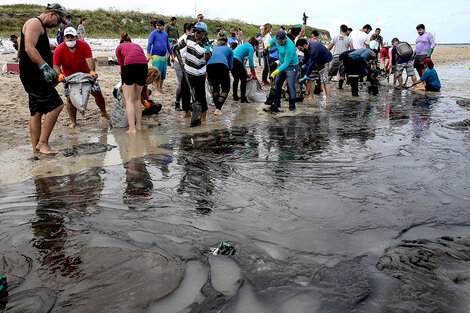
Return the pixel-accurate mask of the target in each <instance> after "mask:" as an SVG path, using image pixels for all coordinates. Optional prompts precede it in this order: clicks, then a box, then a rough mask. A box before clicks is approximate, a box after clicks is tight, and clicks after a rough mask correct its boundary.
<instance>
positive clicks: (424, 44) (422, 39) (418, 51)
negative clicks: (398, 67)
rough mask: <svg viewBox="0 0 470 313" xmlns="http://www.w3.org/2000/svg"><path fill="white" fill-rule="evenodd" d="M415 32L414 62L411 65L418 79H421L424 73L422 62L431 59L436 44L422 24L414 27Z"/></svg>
mask: <svg viewBox="0 0 470 313" xmlns="http://www.w3.org/2000/svg"><path fill="white" fill-rule="evenodd" d="M416 30H417V32H418V37H417V38H416V46H415V61H414V64H413V65H414V67H415V68H416V70H417V71H418V75H419V77H421V76H423V73H424V65H423V61H424V59H425V58H431V55H432V53H433V51H434V48H435V47H436V43H435V42H434V37H433V35H431V33H428V32H427V31H426V27H425V26H424V25H423V24H419V25H418V26H416Z"/></svg>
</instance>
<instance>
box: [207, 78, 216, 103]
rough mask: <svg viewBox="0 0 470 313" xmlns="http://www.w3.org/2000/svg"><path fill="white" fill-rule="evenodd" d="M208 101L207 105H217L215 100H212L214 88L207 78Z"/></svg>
mask: <svg viewBox="0 0 470 313" xmlns="http://www.w3.org/2000/svg"><path fill="white" fill-rule="evenodd" d="M206 101H207V104H210V105H215V103H214V99H213V98H212V87H211V85H210V84H209V80H208V79H207V78H206Z"/></svg>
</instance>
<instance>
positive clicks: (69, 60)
mask: <svg viewBox="0 0 470 313" xmlns="http://www.w3.org/2000/svg"><path fill="white" fill-rule="evenodd" d="M75 47H76V48H75V52H73V53H72V52H71V51H70V49H69V47H67V45H66V44H65V41H64V42H63V43H61V44H60V45H59V46H58V47H57V48H56V49H55V50H54V61H53V63H54V65H58V66H62V73H64V75H65V76H69V75H72V74H75V73H79V72H81V73H89V72H90V69H89V68H88V64H87V63H86V61H85V59H88V58H92V57H93V55H92V54H91V48H90V46H89V45H88V44H87V43H86V42H84V41H81V40H78V39H77V45H76V46H75Z"/></svg>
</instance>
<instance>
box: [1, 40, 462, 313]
mask: <svg viewBox="0 0 470 313" xmlns="http://www.w3.org/2000/svg"><path fill="white" fill-rule="evenodd" d="M99 43H101V44H99ZM92 47H94V50H95V51H96V52H95V55H96V56H111V55H112V49H110V48H109V47H106V45H104V44H103V43H102V41H97V42H96V43H93V42H92ZM448 49H456V50H448V51H447V52H446V53H444V54H446V55H449V51H455V55H459V56H460V55H461V54H462V53H460V52H462V51H467V50H459V49H458V48H448ZM439 50H440V49H436V59H437V57H438V56H439ZM3 57H4V56H2V58H3ZM456 58H457V57H456ZM456 58H454V60H452V61H449V62H447V61H446V62H447V63H445V64H440V65H438V73H439V74H440V75H441V82H442V83H443V86H444V89H443V90H442V92H441V93H440V94H436V93H428V94H426V95H422V94H420V93H417V92H414V91H412V90H406V89H403V90H397V89H393V88H391V86H387V85H386V86H382V87H381V88H380V94H379V96H370V95H368V94H366V92H365V90H363V91H361V92H360V97H359V98H354V99H353V98H352V97H351V94H350V91H349V90H347V89H346V90H343V91H338V90H336V88H333V97H332V102H331V104H330V105H326V103H325V101H324V99H321V98H319V97H317V98H316V100H315V101H314V104H313V105H307V104H304V103H303V104H298V110H297V111H296V112H294V113H291V112H288V113H283V114H279V115H275V116H273V115H271V114H266V113H263V111H262V108H263V104H256V103H252V104H247V105H241V104H240V103H239V102H233V101H228V102H227V104H226V105H225V106H224V108H223V111H224V115H223V116H222V117H218V118H215V117H214V116H213V115H212V114H211V113H212V112H213V107H210V108H209V115H208V121H207V123H206V124H205V125H203V126H201V127H197V128H189V127H188V121H187V120H185V119H183V118H181V115H182V113H181V112H175V111H174V109H173V89H174V86H173V85H174V83H175V77H174V73H173V71H172V70H169V73H168V80H167V81H166V82H165V84H164V90H165V92H167V94H166V95H165V96H163V97H159V98H157V99H156V100H157V101H158V102H161V103H162V104H163V105H164V107H163V111H162V113H160V114H159V115H158V116H155V117H150V118H146V119H145V120H144V122H143V125H144V130H143V131H142V132H139V133H138V134H136V135H135V136H130V135H129V134H126V132H125V129H112V128H110V126H109V123H108V121H107V120H105V119H103V118H101V117H99V111H98V109H97V108H96V106H95V105H94V104H93V100H90V102H91V103H90V104H89V108H90V110H89V111H87V113H86V114H85V117H79V121H78V122H79V126H78V127H77V128H76V129H74V130H70V129H69V128H68V127H67V125H68V122H69V121H68V116H67V114H66V112H65V111H64V112H62V113H61V115H60V117H59V122H58V124H57V126H56V129H55V130H54V131H53V133H52V138H51V144H52V146H53V147H55V148H58V149H60V150H61V151H63V150H64V149H66V148H70V147H72V146H75V145H77V144H83V143H96V144H102V145H104V144H106V145H107V146H106V147H107V148H110V149H111V150H108V151H107V152H104V153H98V154H94V155H81V156H70V157H67V156H66V155H65V154H64V153H61V154H59V155H58V156H56V157H41V159H40V160H38V161H32V160H30V159H29V157H30V156H31V154H32V153H31V147H30V143H29V128H28V118H29V116H28V107H27V98H26V94H25V93H24V91H23V89H22V86H21V83H20V82H19V78H18V76H17V75H2V76H1V77H0V79H1V80H2V82H3V84H0V88H2V89H1V91H2V92H1V93H0V94H1V95H2V96H1V97H3V98H2V99H4V101H3V102H2V108H1V110H2V112H1V114H0V118H1V119H2V120H1V121H2V123H0V125H1V126H0V127H2V131H3V134H4V135H3V136H2V138H3V142H2V143H1V146H0V147H1V148H2V152H1V153H0V166H1V167H2V172H1V176H0V194H1V195H2V197H0V225H1V227H0V255H2V258H0V274H3V273H5V275H6V276H7V277H8V278H9V282H10V287H9V290H10V291H11V293H10V297H9V298H8V302H7V303H6V304H2V303H1V301H0V309H2V308H3V307H2V305H3V306H5V305H6V308H7V309H9V310H10V311H12V312H24V311H28V312H36V311H39V312H48V311H49V310H50V309H51V308H52V311H51V312H90V311H93V310H102V311H109V312H122V311H126V312H127V311H129V312H130V311H135V312H181V311H184V312H189V311H192V312H215V311H217V312H240V313H241V312H251V313H267V312H351V311H361V312H398V311H400V312H402V311H404V312H415V311H417V310H418V309H417V308H419V309H420V310H422V311H439V312H466V311H467V308H468V303H470V293H469V292H468V290H470V289H469V288H468V272H469V268H470V258H469V257H468V256H469V255H470V242H469V238H470V231H469V228H468V225H469V223H470V212H469V210H468V201H469V199H468V190H469V187H470V181H469V177H470V160H469V159H468V151H470V147H469V141H468V136H469V133H468V125H469V120H470V118H469V117H470V115H469V114H470V113H469V109H470V101H468V99H465V98H470V94H469V92H468V91H467V90H466V88H463V87H464V86H463V85H459V84H458V83H456V80H457V81H460V82H462V83H460V84H464V83H465V82H466V81H467V77H468V75H469V74H470V73H469V71H468V69H466V66H467V63H468V62H469V61H470V58H468V56H467V57H465V58H463V59H462V60H461V61H460V62H457V63H452V62H454V61H455V59H456ZM257 70H258V76H261V73H260V71H259V70H260V69H259V68H258V69H257ZM97 72H98V73H99V74H100V75H101V76H102V79H103V80H102V81H101V86H102V89H103V94H104V96H105V99H106V100H107V102H108V107H109V111H110V112H111V111H112V108H114V105H115V101H114V99H113V97H112V95H111V91H112V87H113V86H114V84H116V83H117V82H118V81H119V68H118V67H98V68H97ZM334 86H335V84H334ZM59 89H60V92H61V93H62V88H61V87H59ZM153 99H155V97H153ZM283 105H284V106H285V104H284V103H283ZM220 241H226V242H229V243H231V244H232V245H234V246H235V247H236V248H237V252H236V253H235V255H234V256H220V255H218V256H213V255H211V254H209V253H207V250H208V249H210V248H213V247H215V246H217V244H218V243H219V242H220ZM166 295H168V296H166ZM36 299H38V300H37V301H36ZM39 306H40V307H41V310H39V309H37V308H38V307H39ZM25 308H28V309H25ZM32 308H36V309H37V310H32Z"/></svg>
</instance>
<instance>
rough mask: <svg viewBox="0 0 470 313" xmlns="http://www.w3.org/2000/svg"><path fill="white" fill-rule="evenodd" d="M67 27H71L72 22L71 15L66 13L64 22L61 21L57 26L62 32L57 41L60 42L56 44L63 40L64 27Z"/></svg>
mask: <svg viewBox="0 0 470 313" xmlns="http://www.w3.org/2000/svg"><path fill="white" fill-rule="evenodd" d="M68 27H73V23H72V15H70V14H67V15H66V16H65V22H63V23H62V24H60V27H59V31H60V33H61V34H62V36H59V39H60V40H59V41H60V42H57V44H61V43H62V42H63V41H64V31H65V29H66V28H68Z"/></svg>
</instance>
